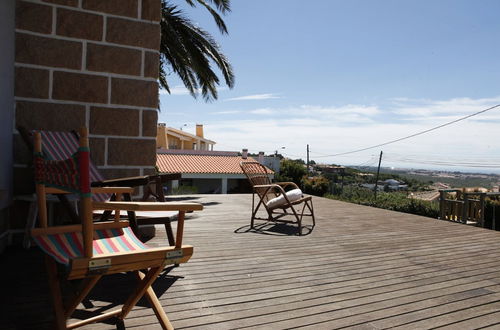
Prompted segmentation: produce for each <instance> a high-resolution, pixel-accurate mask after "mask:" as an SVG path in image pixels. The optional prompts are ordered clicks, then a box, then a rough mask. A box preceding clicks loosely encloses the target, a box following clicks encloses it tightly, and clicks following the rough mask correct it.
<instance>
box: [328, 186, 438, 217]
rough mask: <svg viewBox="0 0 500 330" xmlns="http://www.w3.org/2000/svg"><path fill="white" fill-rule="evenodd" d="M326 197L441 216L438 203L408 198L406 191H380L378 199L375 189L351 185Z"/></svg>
mask: <svg viewBox="0 0 500 330" xmlns="http://www.w3.org/2000/svg"><path fill="white" fill-rule="evenodd" d="M325 197H327V198H331V199H336V200H341V201H345V202H351V203H356V204H360V205H366V206H373V207H378V208H382V209H387V210H393V211H398V212H404V213H411V214H417V215H422V216H426V217H431V218H437V217H438V216H439V204H438V203H433V202H428V201H422V200H417V199H410V198H407V196H406V193H399V192H391V193H387V192H379V193H377V199H374V198H373V191H371V190H368V189H364V188H359V187H352V186H350V187H346V188H344V190H343V192H342V193H340V194H338V195H332V194H326V195H325Z"/></svg>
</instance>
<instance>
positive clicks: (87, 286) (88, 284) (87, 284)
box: [64, 275, 102, 320]
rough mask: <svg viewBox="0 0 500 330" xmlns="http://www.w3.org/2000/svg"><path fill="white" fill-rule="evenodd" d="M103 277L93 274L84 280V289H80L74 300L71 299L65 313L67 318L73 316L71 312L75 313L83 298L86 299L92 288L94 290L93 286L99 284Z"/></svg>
mask: <svg viewBox="0 0 500 330" xmlns="http://www.w3.org/2000/svg"><path fill="white" fill-rule="evenodd" d="M101 277H102V275H98V276H92V277H88V278H86V279H85V280H84V282H83V285H82V289H81V290H80V292H79V293H78V295H76V296H75V297H74V298H73V301H71V302H70V303H69V305H68V306H67V307H66V311H65V313H64V319H65V320H67V319H68V318H69V317H70V316H71V314H73V312H74V311H75V309H76V307H78V304H79V303H80V302H82V300H83V299H85V297H87V295H88V294H89V293H90V290H92V288H93V287H94V286H95V285H96V284H97V282H98V281H99V280H100V279H101Z"/></svg>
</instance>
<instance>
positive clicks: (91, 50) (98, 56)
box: [87, 43, 142, 76]
mask: <svg viewBox="0 0 500 330" xmlns="http://www.w3.org/2000/svg"><path fill="white" fill-rule="evenodd" d="M141 62H142V54H141V51H139V50H135V49H129V48H125V47H115V46H103V45H97V44H91V43H89V44H88V45H87V70H90V71H100V72H112V73H119V74H127V75H135V76H139V75H140V74H141Z"/></svg>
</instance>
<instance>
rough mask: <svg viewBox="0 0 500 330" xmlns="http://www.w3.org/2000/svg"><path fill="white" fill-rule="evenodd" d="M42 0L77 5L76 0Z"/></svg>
mask: <svg viewBox="0 0 500 330" xmlns="http://www.w3.org/2000/svg"><path fill="white" fill-rule="evenodd" d="M43 1H44V2H50V3H55V4H58V5H64V6H71V7H76V6H78V0H43Z"/></svg>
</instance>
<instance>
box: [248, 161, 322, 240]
mask: <svg viewBox="0 0 500 330" xmlns="http://www.w3.org/2000/svg"><path fill="white" fill-rule="evenodd" d="M240 166H241V169H242V170H243V173H245V176H246V177H247V178H248V180H249V182H250V185H251V186H252V216H251V219H250V228H252V229H253V228H254V223H255V220H265V221H274V222H284V223H297V226H298V228H297V229H298V234H299V236H300V235H302V219H303V217H305V216H306V217H307V216H310V217H311V219H312V223H313V225H312V228H314V226H315V225H316V220H315V217H314V207H313V203H312V197H311V196H305V197H302V198H300V199H298V200H294V201H290V199H289V198H288V196H287V195H286V191H285V189H286V188H288V187H291V188H292V189H299V187H298V186H297V185H296V184H295V183H294V182H276V183H271V180H270V179H269V175H270V174H271V173H270V172H269V171H268V170H267V168H266V167H265V166H263V165H262V164H260V163H259V162H255V161H254V162H252V161H243V162H241V163H240ZM278 196H283V197H284V199H285V202H284V203H283V204H280V205H277V206H274V207H270V206H268V205H267V202H268V201H269V200H271V199H272V198H275V197H278ZM261 208H264V209H265V211H266V213H267V217H266V218H263V217H259V216H258V215H257V213H258V212H259V210H260V209H261ZM287 216H288V217H291V220H290V219H283V218H284V217H287Z"/></svg>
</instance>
